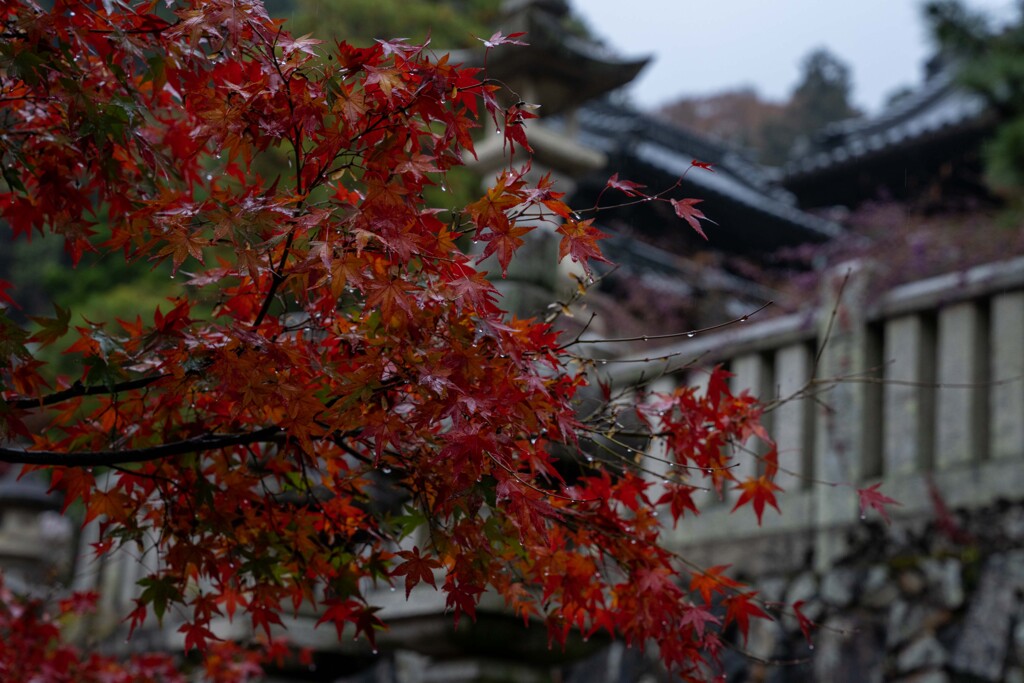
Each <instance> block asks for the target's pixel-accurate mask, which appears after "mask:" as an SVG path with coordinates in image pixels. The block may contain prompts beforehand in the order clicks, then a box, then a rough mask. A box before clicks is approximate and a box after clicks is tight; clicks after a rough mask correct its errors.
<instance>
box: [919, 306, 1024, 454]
mask: <svg viewBox="0 0 1024 683" xmlns="http://www.w3.org/2000/svg"><path fill="white" fill-rule="evenodd" d="M938 336H939V339H938V354H937V356H938V377H937V379H938V382H939V385H940V391H939V395H938V410H937V416H938V420H937V424H936V437H935V438H936V447H937V452H936V458H935V460H936V465H937V467H938V468H939V469H949V468H951V467H954V466H956V465H962V464H966V463H969V462H972V461H973V462H978V461H980V460H983V459H985V457H986V456H987V453H986V449H987V446H988V419H987V415H986V412H987V410H986V409H987V406H988V387H986V386H985V384H986V381H987V378H988V373H987V359H986V357H985V349H986V346H987V340H988V321H987V316H986V315H985V311H984V310H983V308H982V307H981V306H980V305H978V303H977V302H973V301H967V302H964V303H959V304H955V305H953V306H948V307H946V308H944V309H942V310H941V311H939V335H938ZM1019 341H1020V340H1019V339H1018V343H1019Z"/></svg>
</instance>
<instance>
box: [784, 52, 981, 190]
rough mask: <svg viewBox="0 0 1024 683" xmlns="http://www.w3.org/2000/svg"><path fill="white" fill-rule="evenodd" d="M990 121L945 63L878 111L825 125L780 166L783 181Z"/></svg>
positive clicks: (902, 150) (974, 129) (792, 182)
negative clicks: (796, 154)
mask: <svg viewBox="0 0 1024 683" xmlns="http://www.w3.org/2000/svg"><path fill="white" fill-rule="evenodd" d="M993 121H994V116H993V113H992V112H991V111H990V110H989V108H988V107H987V106H986V104H985V102H984V100H983V99H982V98H981V97H979V96H978V95H975V94H973V93H970V92H968V91H967V90H965V89H964V88H962V87H960V86H959V85H958V84H957V83H956V78H955V72H954V69H952V68H945V69H942V70H939V71H938V72H937V73H935V74H934V75H932V76H931V77H930V78H929V79H928V80H926V81H925V83H924V84H923V85H922V87H921V88H920V89H918V90H917V91H915V92H913V93H911V94H909V95H907V96H905V97H903V98H900V99H899V100H897V101H896V102H894V103H893V104H891V105H890V106H888V107H887V108H885V109H884V110H883V111H882V112H881V113H880V114H878V115H877V116H873V117H862V118H856V119H848V120H846V121H839V122H836V123H834V124H830V125H828V126H826V127H825V128H824V129H823V130H822V131H821V132H820V133H819V134H817V135H816V136H815V137H813V138H812V139H811V141H810V142H809V144H808V148H807V149H806V150H804V151H803V152H802V153H800V154H799V155H798V156H797V157H796V158H794V159H793V160H792V161H791V162H789V163H788V164H787V165H786V166H785V168H784V169H783V172H784V176H785V179H784V183H785V184H786V185H787V186H797V185H799V184H801V183H802V182H804V181H805V180H815V176H820V174H821V173H822V172H828V173H833V172H837V171H840V170H841V169H843V168H846V167H857V166H863V164H864V163H865V162H868V161H871V160H876V159H882V158H885V157H890V156H896V155H905V154H906V153H907V152H908V150H912V149H914V148H918V147H921V146H923V145H932V144H933V143H935V142H936V141H942V140H953V139H955V138H958V137H963V136H965V135H968V136H971V135H974V134H976V133H978V132H979V131H982V130H987V129H989V128H990V127H991V125H992V123H993Z"/></svg>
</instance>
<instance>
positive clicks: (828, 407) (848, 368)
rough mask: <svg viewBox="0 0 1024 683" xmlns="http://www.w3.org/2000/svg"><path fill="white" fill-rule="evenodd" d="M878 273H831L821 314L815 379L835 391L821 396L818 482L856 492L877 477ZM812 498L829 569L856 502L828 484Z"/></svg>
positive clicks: (847, 268) (818, 559)
mask: <svg viewBox="0 0 1024 683" xmlns="http://www.w3.org/2000/svg"><path fill="white" fill-rule="evenodd" d="M872 271H873V268H872V267H871V264H870V263H868V262H864V261H853V262H850V263H847V264H843V265H840V266H838V267H837V268H835V269H834V270H832V271H831V272H829V273H827V274H826V277H825V280H824V285H823V287H824V290H823V292H822V297H821V299H822V303H821V306H820V308H819V315H820V319H819V322H818V326H819V330H820V332H819V340H820V341H819V344H824V348H823V350H822V351H821V355H820V358H819V362H818V367H817V368H816V376H817V377H819V378H823V379H826V380H834V382H835V384H834V385H833V386H832V387H831V389H830V390H829V391H827V392H825V393H824V394H822V396H821V398H822V401H823V403H824V406H823V407H822V408H820V409H819V412H818V421H817V435H816V439H815V441H816V444H815V454H814V470H815V473H816V475H815V476H816V477H817V478H818V479H822V480H824V481H827V482H832V483H835V484H849V485H857V484H859V483H860V482H861V481H863V480H864V479H865V478H866V477H870V476H875V475H877V474H878V469H879V467H878V452H879V448H880V443H879V441H880V439H879V438H878V433H879V430H878V422H879V421H880V420H881V392H880V391H879V389H880V385H879V384H877V383H874V382H870V381H864V380H866V379H870V378H872V377H873V376H877V374H878V368H879V365H880V358H879V357H880V348H879V347H880V343H879V341H878V339H877V336H876V335H874V334H872V332H871V330H870V329H869V327H868V322H867V317H866V305H867V301H868V297H869V290H868V285H869V283H870V278H871V273H872ZM813 491H814V493H813V495H814V504H815V511H816V517H817V531H816V532H815V533H816V540H815V564H816V565H817V566H818V567H819V568H824V567H828V566H829V565H830V564H831V563H832V561H833V560H834V559H836V558H837V557H838V556H839V555H841V554H842V553H843V552H844V551H845V549H846V548H845V541H844V538H845V535H844V534H843V533H841V532H840V530H841V529H842V528H843V527H844V526H846V525H848V524H850V523H855V522H856V521H857V519H858V516H859V513H858V506H857V496H855V495H854V494H853V492H852V491H850V492H847V490H843V489H836V488H834V487H831V486H827V485H824V484H818V485H816V486H815V488H814V489H813Z"/></svg>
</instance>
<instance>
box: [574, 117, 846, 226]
mask: <svg viewBox="0 0 1024 683" xmlns="http://www.w3.org/2000/svg"><path fill="white" fill-rule="evenodd" d="M577 121H578V126H579V139H580V142H581V143H583V144H584V145H587V146H591V147H594V148H596V149H599V150H601V151H602V152H604V153H606V154H607V155H608V156H609V157H610V158H612V159H614V160H616V163H620V164H624V165H634V164H635V165H637V166H641V167H645V168H648V169H651V170H652V171H654V172H656V173H659V174H661V175H663V176H664V177H665V178H670V179H675V178H679V177H681V176H683V175H684V174H685V179H686V182H687V183H692V184H693V185H695V186H696V187H697V188H698V191H699V192H700V193H701V195H702V196H703V197H708V196H709V195H715V196H717V197H719V198H721V199H722V200H723V201H727V202H730V203H732V204H734V205H739V206H740V207H742V208H743V209H744V210H745V211H746V213H747V214H748V215H749V216H750V218H751V219H752V220H756V219H758V218H761V219H770V222H771V224H772V225H774V226H776V228H780V230H779V241H780V242H782V243H786V244H792V243H799V242H819V241H822V240H825V239H829V238H831V237H835V236H836V235H838V234H839V233H840V232H841V229H840V227H839V226H838V225H836V224H835V223H833V222H831V221H827V220H824V219H821V218H819V217H817V216H814V215H811V214H809V213H806V212H804V211H801V210H800V209H799V208H798V207H797V206H796V200H795V198H794V197H793V196H792V194H790V193H789V192H788V191H787V190H785V189H784V188H782V187H780V186H779V185H778V184H777V183H776V181H775V179H774V177H773V176H772V174H771V173H770V171H769V170H768V169H766V168H764V167H762V166H760V165H758V164H756V163H754V162H753V161H751V160H750V159H748V158H746V157H745V156H743V155H742V154H740V153H739V152H737V151H736V150H734V149H732V148H730V147H728V146H726V145H723V144H720V143H717V142H715V141H713V140H710V139H708V138H706V137H704V136H702V135H699V134H696V133H693V132H691V131H688V130H685V129H682V128H679V127H677V126H673V125H671V124H668V123H666V122H664V121H660V120H658V119H656V118H654V117H652V116H650V115H647V114H644V113H641V112H638V111H636V110H635V109H633V108H632V107H629V106H626V105H622V104H616V103H614V102H610V101H608V100H602V101H597V102H591V103H588V104H586V105H584V106H583V107H581V108H580V109H579V111H578V112H577ZM694 159H697V160H700V161H704V162H709V163H711V164H713V167H714V170H715V172H714V173H709V172H707V171H705V170H702V169H698V168H693V167H692V166H691V162H692V161H693V160H694ZM631 162H632V163H631ZM632 180H643V179H639V178H632ZM783 231H784V232H785V234H782V232H783ZM780 246H781V245H780Z"/></svg>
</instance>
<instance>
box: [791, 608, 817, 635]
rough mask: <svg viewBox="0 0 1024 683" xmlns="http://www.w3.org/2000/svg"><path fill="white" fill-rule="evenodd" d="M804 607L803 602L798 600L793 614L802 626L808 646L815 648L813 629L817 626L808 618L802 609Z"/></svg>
mask: <svg viewBox="0 0 1024 683" xmlns="http://www.w3.org/2000/svg"><path fill="white" fill-rule="evenodd" d="M803 606H804V601H803V600H797V601H796V602H794V603H793V614H795V615H796V623H797V624H799V625H800V632H801V633H803V634H804V639H805V640H806V641H807V644H808V645H811V646H813V643H812V642H811V629H812V628H814V626H815V625H816V624H815V623H814V622H813V621H811V620H810V619H808V618H807V616H806V615H804V613H803V612H801V611H800V608H801V607H803Z"/></svg>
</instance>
